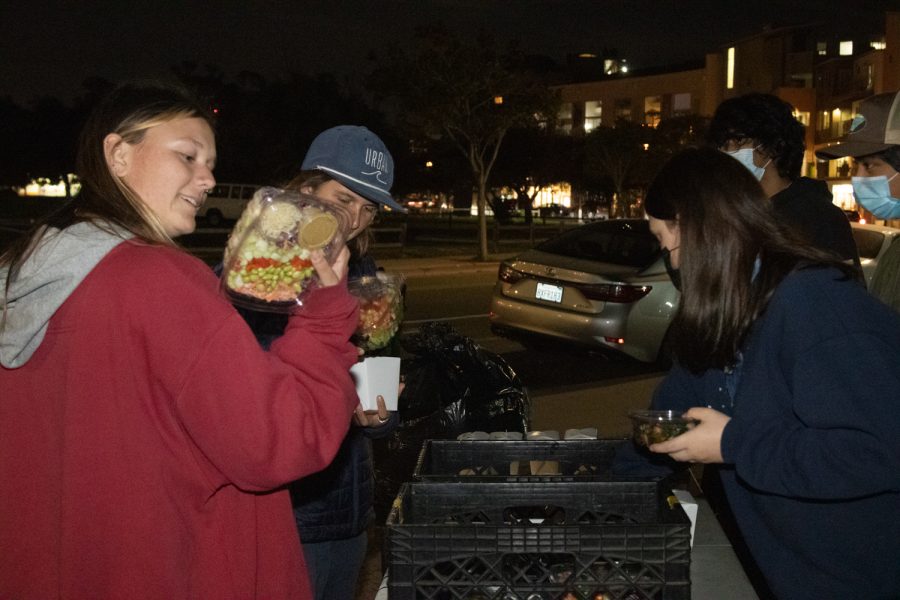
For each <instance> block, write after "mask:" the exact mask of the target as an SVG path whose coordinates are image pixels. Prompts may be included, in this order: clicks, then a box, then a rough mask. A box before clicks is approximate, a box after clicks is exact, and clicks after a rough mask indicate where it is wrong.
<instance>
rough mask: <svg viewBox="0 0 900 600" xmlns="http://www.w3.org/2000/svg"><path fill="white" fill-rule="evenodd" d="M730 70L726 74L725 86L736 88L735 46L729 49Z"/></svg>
mask: <svg viewBox="0 0 900 600" xmlns="http://www.w3.org/2000/svg"><path fill="white" fill-rule="evenodd" d="M727 69H728V71H727V74H726V75H725V87H727V88H728V89H729V90H732V89H734V46H732V47H731V48H729V49H728V67H727Z"/></svg>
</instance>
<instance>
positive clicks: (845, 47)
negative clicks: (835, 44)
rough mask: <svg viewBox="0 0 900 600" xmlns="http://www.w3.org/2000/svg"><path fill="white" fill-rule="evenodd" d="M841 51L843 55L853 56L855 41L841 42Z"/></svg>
mask: <svg viewBox="0 0 900 600" xmlns="http://www.w3.org/2000/svg"><path fill="white" fill-rule="evenodd" d="M839 52H840V54H841V56H852V55H853V42H852V41H849V42H841V44H840V46H839Z"/></svg>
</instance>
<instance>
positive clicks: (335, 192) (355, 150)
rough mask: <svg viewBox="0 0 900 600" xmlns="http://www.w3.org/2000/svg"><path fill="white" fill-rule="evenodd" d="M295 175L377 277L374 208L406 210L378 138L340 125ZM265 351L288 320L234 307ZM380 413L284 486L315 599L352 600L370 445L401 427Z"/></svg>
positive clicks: (370, 495) (363, 533)
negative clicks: (341, 218)
mask: <svg viewBox="0 0 900 600" xmlns="http://www.w3.org/2000/svg"><path fill="white" fill-rule="evenodd" d="M300 169H301V171H300V173H299V174H298V175H297V176H296V177H294V178H293V179H292V180H291V181H290V182H289V183H288V184H287V185H285V186H284V187H285V188H286V189H290V190H294V191H298V192H302V193H304V194H309V195H312V196H315V197H316V198H318V199H319V200H321V201H322V202H324V203H326V204H333V205H336V206H338V207H341V208H342V209H343V211H344V212H345V213H347V214H348V215H349V217H350V230H349V232H348V235H347V238H348V246H349V247H350V250H351V257H350V261H349V277H350V279H351V280H352V279H356V278H359V277H365V276H374V275H376V273H377V265H376V263H375V261H374V259H373V258H372V256H371V255H370V254H369V253H368V247H369V240H370V231H369V227H370V226H371V225H372V223H373V222H374V220H375V217H376V215H377V213H378V210H379V208H380V207H382V206H386V207H388V208H390V209H391V210H394V211H398V212H406V210H405V209H404V208H403V207H402V206H401V205H400V204H399V203H398V202H397V201H396V200H394V199H393V198H392V197H391V194H390V189H391V185H392V184H393V180H394V161H393V158H392V156H391V154H390V152H389V151H388V149H387V147H386V146H385V144H384V142H382V140H381V138H379V137H378V136H377V135H375V134H374V133H372V132H371V131H370V130H369V129H367V128H366V127H361V126H353V125H341V126H338V127H332V128H331V129H327V130H325V131H323V132H322V133H320V134H319V135H318V136H317V137H316V138H315V139H314V140H313V142H312V144H311V145H310V147H309V149H308V150H307V153H306V156H305V157H304V159H303V162H302V164H301V166H300ZM238 312H239V313H240V314H241V315H242V316H243V317H244V319H245V320H246V321H247V323H248V325H250V328H251V329H252V330H253V332H254V334H255V335H256V337H257V339H258V341H259V343H260V345H261V346H263V347H264V348H266V347H268V346H269V345H270V344H272V343H273V342H274V341H275V340H277V339H279V338H280V337H281V336H282V335H283V334H284V331H285V325H286V324H287V317H286V316H284V315H278V314H273V313H262V312H255V311H251V310H248V309H244V308H240V307H238ZM376 402H377V405H378V410H377V411H363V410H362V409H360V408H358V409H357V411H356V414H355V415H354V419H353V423H352V425H351V427H350V431H349V432H348V433H347V435H346V437H345V438H344V441H343V442H342V444H341V448H340V450H339V451H338V454H337V456H336V457H335V459H334V461H333V462H332V463H331V464H330V465H328V467H327V468H326V469H324V470H322V471H320V472H318V473H315V474H313V475H310V476H309V477H305V478H304V479H302V480H300V481H296V482H294V483H292V484H291V485H290V486H289V489H290V492H291V500H292V504H293V508H294V519H295V521H296V529H297V531H299V534H300V541H301V543H302V545H303V552H304V556H305V558H306V564H307V568H308V571H309V578H310V582H311V583H312V587H313V592H314V594H315V598H316V599H317V600H353V598H354V593H355V587H356V581H357V579H358V576H359V572H360V570H361V568H362V564H363V561H364V558H365V555H366V550H367V545H368V532H367V529H368V525H369V523H371V522H372V519H373V517H374V511H373V503H374V492H375V480H374V472H373V465H372V448H371V440H373V439H379V438H383V437H385V436H387V435H389V434H390V433H391V432H393V431H394V429H396V427H397V426H398V425H399V418H398V416H397V413H395V412H389V411H388V410H387V408H386V407H385V405H384V400H383V399H382V398H381V397H380V396H379V397H378V398H376Z"/></svg>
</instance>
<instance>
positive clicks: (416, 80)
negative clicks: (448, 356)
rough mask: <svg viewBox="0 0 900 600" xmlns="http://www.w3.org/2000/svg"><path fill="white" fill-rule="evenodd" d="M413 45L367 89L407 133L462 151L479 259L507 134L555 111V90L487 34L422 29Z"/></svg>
mask: <svg viewBox="0 0 900 600" xmlns="http://www.w3.org/2000/svg"><path fill="white" fill-rule="evenodd" d="M417 42H418V43H417V44H415V45H414V49H413V50H411V51H410V50H401V49H399V48H396V47H395V48H393V49H391V50H390V51H389V53H388V56H387V60H386V61H385V62H384V63H383V64H382V66H381V67H380V68H379V69H378V70H376V72H375V73H374V74H373V77H372V79H371V80H370V81H371V85H370V88H371V89H372V90H373V91H374V92H375V93H376V95H378V96H379V97H380V98H381V99H382V100H386V101H392V102H394V105H393V112H394V114H395V115H397V117H398V119H399V120H400V121H401V122H402V123H403V125H405V128H406V130H407V131H408V132H409V133H410V135H411V137H425V138H431V139H436V138H446V139H448V140H450V141H451V142H452V143H453V144H454V146H455V147H456V148H457V149H458V150H459V151H460V152H461V153H462V154H463V155H464V156H465V157H466V160H467V162H468V165H469V168H470V169H471V173H472V179H473V181H474V182H475V189H476V193H477V207H478V232H479V258H480V259H482V260H484V259H486V258H487V254H488V244H487V213H486V210H485V208H486V206H487V197H488V193H487V192H488V187H489V183H488V182H489V178H490V175H491V170H492V168H493V166H494V163H495V161H496V160H497V156H498V154H499V153H500V148H501V147H502V145H503V141H504V138H505V137H506V134H507V132H508V131H509V130H510V128H512V127H516V126H526V125H534V124H535V123H537V122H538V121H541V120H546V119H548V118H551V117H552V116H555V101H554V98H555V96H554V94H553V93H552V92H551V91H550V90H549V88H548V87H547V85H546V84H545V83H544V82H543V81H541V80H540V78H538V77H536V76H533V75H532V74H531V73H530V72H529V71H528V70H527V69H526V68H525V66H524V65H525V60H524V55H522V54H521V53H520V52H519V51H517V49H516V48H515V47H510V48H507V49H505V50H503V51H501V50H499V49H498V48H497V47H496V45H495V44H494V42H493V40H491V39H490V38H488V37H487V36H485V35H483V34H482V35H480V36H478V37H477V38H476V39H474V40H472V41H470V42H468V43H464V42H462V41H461V40H459V39H458V38H456V37H454V36H453V35H451V34H449V33H447V32H446V31H443V30H440V29H435V28H432V29H429V30H423V31H420V32H419V34H418V36H417Z"/></svg>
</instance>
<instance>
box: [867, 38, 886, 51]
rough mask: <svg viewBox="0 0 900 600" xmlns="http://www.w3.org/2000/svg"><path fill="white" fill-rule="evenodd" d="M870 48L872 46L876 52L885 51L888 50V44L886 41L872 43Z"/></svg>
mask: <svg viewBox="0 0 900 600" xmlns="http://www.w3.org/2000/svg"><path fill="white" fill-rule="evenodd" d="M869 46H871V47H872V48H873V49H875V50H884V49H885V48H887V44H886V43H885V41H884V40H879V41H877V42H870V43H869Z"/></svg>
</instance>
